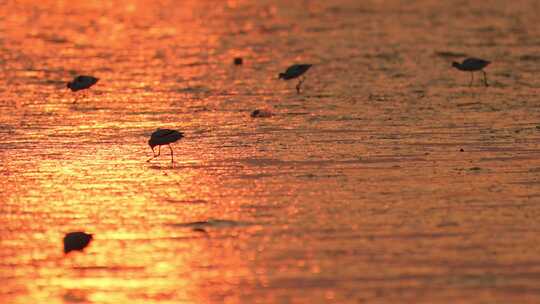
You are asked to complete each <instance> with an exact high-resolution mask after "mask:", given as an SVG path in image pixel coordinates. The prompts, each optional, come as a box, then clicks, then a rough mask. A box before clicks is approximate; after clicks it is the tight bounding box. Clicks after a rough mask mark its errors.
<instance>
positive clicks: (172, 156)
mask: <svg viewBox="0 0 540 304" xmlns="http://www.w3.org/2000/svg"><path fill="white" fill-rule="evenodd" d="M168 146H169V149H171V163H174V153H173V150H172V147H171V145H168Z"/></svg>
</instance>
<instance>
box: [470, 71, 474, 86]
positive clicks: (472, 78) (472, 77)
mask: <svg viewBox="0 0 540 304" xmlns="http://www.w3.org/2000/svg"><path fill="white" fill-rule="evenodd" d="M473 81H474V72H471V82H470V83H469V86H472V83H473Z"/></svg>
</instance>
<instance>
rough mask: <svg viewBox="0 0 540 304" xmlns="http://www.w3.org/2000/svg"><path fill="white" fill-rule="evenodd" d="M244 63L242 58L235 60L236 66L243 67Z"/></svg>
mask: <svg viewBox="0 0 540 304" xmlns="http://www.w3.org/2000/svg"><path fill="white" fill-rule="evenodd" d="M243 63H244V59H243V58H242V57H235V58H234V65H242V64H243Z"/></svg>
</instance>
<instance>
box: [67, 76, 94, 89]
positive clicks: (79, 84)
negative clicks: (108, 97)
mask: <svg viewBox="0 0 540 304" xmlns="http://www.w3.org/2000/svg"><path fill="white" fill-rule="evenodd" d="M98 81H99V78H96V77H94V76H86V75H80V76H77V77H75V78H73V80H72V81H71V82H68V83H67V87H68V88H69V89H71V91H73V92H77V91H80V90H84V89H88V88H90V87H91V86H93V85H95V84H96V83H97V82H98Z"/></svg>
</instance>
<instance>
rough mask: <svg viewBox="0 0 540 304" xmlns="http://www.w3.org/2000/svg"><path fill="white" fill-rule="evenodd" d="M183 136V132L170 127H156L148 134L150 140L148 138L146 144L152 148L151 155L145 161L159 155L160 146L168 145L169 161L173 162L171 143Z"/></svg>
mask: <svg viewBox="0 0 540 304" xmlns="http://www.w3.org/2000/svg"><path fill="white" fill-rule="evenodd" d="M183 137H184V134H182V133H181V132H178V131H176V130H170V129H157V130H156V131H154V132H153V133H152V135H150V140H148V145H149V146H150V148H151V149H152V154H153V156H152V157H151V158H150V159H148V160H147V162H149V161H151V160H152V159H154V158H156V157H158V156H159V154H160V152H161V146H163V145H168V146H169V149H171V162H174V153H173V149H172V147H171V143H173V142H176V141H178V140H180V139H181V138H183ZM155 146H158V153H157V155H156V153H155V152H154V147H155Z"/></svg>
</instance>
